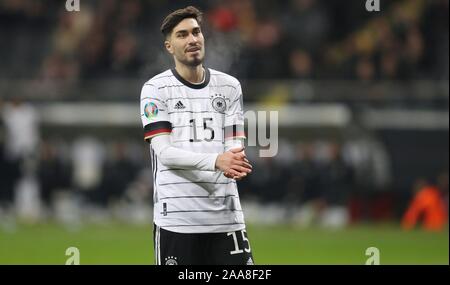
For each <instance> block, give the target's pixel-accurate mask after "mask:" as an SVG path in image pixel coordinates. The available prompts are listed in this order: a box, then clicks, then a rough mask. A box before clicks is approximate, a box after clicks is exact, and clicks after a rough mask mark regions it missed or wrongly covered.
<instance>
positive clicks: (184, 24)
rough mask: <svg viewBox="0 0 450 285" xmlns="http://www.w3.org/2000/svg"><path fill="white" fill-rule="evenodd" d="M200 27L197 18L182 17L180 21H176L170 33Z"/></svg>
mask: <svg viewBox="0 0 450 285" xmlns="http://www.w3.org/2000/svg"><path fill="white" fill-rule="evenodd" d="M196 28H200V25H199V24H198V22H197V20H196V19H194V18H186V19H183V20H182V21H181V22H179V23H178V25H176V26H175V27H174V28H173V31H172V33H174V34H175V33H177V32H180V31H192V30H193V29H196Z"/></svg>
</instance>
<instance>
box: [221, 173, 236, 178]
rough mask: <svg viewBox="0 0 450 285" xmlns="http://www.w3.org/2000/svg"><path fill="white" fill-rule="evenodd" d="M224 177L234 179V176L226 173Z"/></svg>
mask: <svg viewBox="0 0 450 285" xmlns="http://www.w3.org/2000/svg"><path fill="white" fill-rule="evenodd" d="M223 175H225V177H227V178H233V177H234V176H233V175H231V174H230V173H228V172H225V173H224V174H223Z"/></svg>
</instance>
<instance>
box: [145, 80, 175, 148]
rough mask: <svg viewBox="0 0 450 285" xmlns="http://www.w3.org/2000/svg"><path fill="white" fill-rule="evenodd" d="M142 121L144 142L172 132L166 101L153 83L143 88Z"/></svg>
mask: <svg viewBox="0 0 450 285" xmlns="http://www.w3.org/2000/svg"><path fill="white" fill-rule="evenodd" d="M141 121H142V126H143V128H144V140H145V141H147V142H150V141H151V139H152V138H153V137H155V136H158V135H162V134H170V133H171V132H172V123H171V122H170V119H169V114H168V109H167V104H166V101H165V100H164V97H163V96H162V94H160V92H158V88H157V87H156V86H155V85H153V84H151V83H146V84H145V85H144V86H143V87H142V91H141Z"/></svg>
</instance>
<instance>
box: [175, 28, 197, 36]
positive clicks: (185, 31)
mask: <svg viewBox="0 0 450 285" xmlns="http://www.w3.org/2000/svg"><path fill="white" fill-rule="evenodd" d="M200 30H201V29H200V27H198V26H197V27H193V28H192V31H193V32H197V31H200ZM188 32H189V31H188V30H178V31H176V32H175V34H176V35H185V34H187V33H188Z"/></svg>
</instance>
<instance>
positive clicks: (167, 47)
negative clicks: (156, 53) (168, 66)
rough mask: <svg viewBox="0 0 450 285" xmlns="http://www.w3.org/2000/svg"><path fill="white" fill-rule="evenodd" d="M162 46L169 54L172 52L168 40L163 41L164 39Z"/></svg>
mask: <svg viewBox="0 0 450 285" xmlns="http://www.w3.org/2000/svg"><path fill="white" fill-rule="evenodd" d="M164 46H165V47H166V50H167V51H168V52H169V53H170V54H173V48H172V44H171V43H170V41H169V40H165V41H164Z"/></svg>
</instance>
